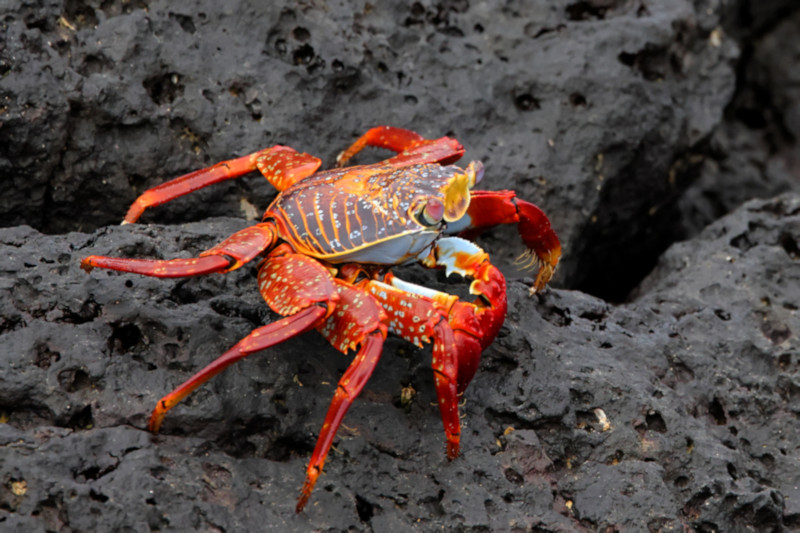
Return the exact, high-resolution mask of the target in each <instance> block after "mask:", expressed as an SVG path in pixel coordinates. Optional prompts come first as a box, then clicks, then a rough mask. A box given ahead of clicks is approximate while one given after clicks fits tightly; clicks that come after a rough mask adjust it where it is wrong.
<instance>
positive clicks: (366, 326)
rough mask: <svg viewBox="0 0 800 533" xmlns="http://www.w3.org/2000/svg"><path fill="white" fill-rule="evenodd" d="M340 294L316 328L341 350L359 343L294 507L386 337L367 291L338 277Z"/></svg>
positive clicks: (301, 502) (307, 491) (304, 498)
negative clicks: (330, 312) (332, 307)
mask: <svg viewBox="0 0 800 533" xmlns="http://www.w3.org/2000/svg"><path fill="white" fill-rule="evenodd" d="M334 281H335V282H336V289H337V292H338V295H339V304H338V306H337V308H336V310H335V312H334V313H333V314H332V315H331V316H330V317H329V318H328V319H327V320H326V321H325V322H324V323H322V324H319V325H318V326H317V329H318V330H319V331H320V333H322V334H323V335H324V336H325V338H327V339H328V341H329V342H330V343H331V344H332V345H333V347H334V348H336V349H338V350H339V351H341V352H342V353H347V351H348V350H349V349H354V348H356V347H358V353H356V355H355V357H354V358H353V361H352V362H351V363H350V366H349V367H348V368H347V370H346V371H345V373H344V374H343V375H342V377H341V379H340V380H339V384H338V385H337V387H336V393H335V394H334V396H333V400H332V401H331V405H330V407H329V408H328V413H327V415H326V416H325V422H323V424H322V431H320V434H319V438H318V439H317V445H316V446H315V447H314V452H313V453H312V454H311V461H310V462H309V464H308V468H307V470H306V481H305V483H304V484H303V489H302V491H301V493H300V498H299V499H298V501H297V507H296V509H295V510H296V511H297V512H298V513H299V512H300V511H302V510H303V507H305V505H306V503H308V499H309V497H310V496H311V491H312V490H313V489H314V485H315V484H316V482H317V478H318V477H319V475H320V474H321V473H322V467H323V466H324V464H325V458H326V457H327V455H328V451H330V448H331V444H333V438H334V437H335V436H336V432H337V431H338V429H339V426H340V425H341V423H342V420H343V419H344V415H345V413H347V410H348V409H349V408H350V406H351V405H352V404H353V400H355V399H356V397H357V396H358V395H359V394H360V393H361V390H362V389H363V388H364V385H365V384H366V383H367V380H368V379H369V377H370V376H371V375H372V371H373V370H375V365H376V364H377V363H378V359H380V356H381V350H382V348H383V341H384V339H385V338H386V331H387V328H386V324H385V323H384V322H385V320H386V315H385V314H384V312H383V309H381V307H380V305H378V303H377V302H376V301H375V300H374V299H373V298H372V297H371V296H370V295H369V294H367V293H366V292H364V291H362V290H361V289H357V288H355V287H352V286H351V285H349V284H348V283H345V282H343V281H341V280H334Z"/></svg>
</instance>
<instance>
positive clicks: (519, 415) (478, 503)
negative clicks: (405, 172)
mask: <svg viewBox="0 0 800 533" xmlns="http://www.w3.org/2000/svg"><path fill="white" fill-rule="evenodd" d="M798 31H800V10H798V9H797V6H796V5H795V3H794V2H791V1H788V0H787V1H780V0H773V1H769V2H759V3H755V2H752V1H749V0H738V1H736V2H727V3H725V2H714V1H707V0H694V1H689V0H678V1H675V2H661V3H659V2H632V1H627V0H590V1H579V2H575V1H555V2H554V1H544V0H539V1H528V2H507V3H504V4H503V5H498V4H496V3H490V2H468V1H464V0H454V1H446V2H432V1H420V2H414V3H411V4H405V3H374V4H373V3H355V2H346V3H345V2H342V3H320V2H299V3H285V4H283V3H279V2H272V3H266V2H248V1H240V2H224V3H223V2H210V1H192V2H184V3H181V4H180V5H176V4H174V3H169V2H157V1H147V0H137V1H130V2H128V1H126V2H120V1H107V2H91V1H89V2H80V1H59V0H32V1H23V2H20V3H18V4H16V5H14V6H8V7H2V8H0V176H2V178H3V180H2V182H3V185H4V188H3V194H2V195H0V225H2V227H0V247H2V250H0V422H2V423H0V448H2V453H0V529H8V530H9V531H112V530H118V531H149V530H159V531H187V530H203V531H240V530H256V531H260V530H274V531H308V530H327V531H344V530H353V531H408V530H409V529H411V530H419V531H430V530H460V531H508V530H511V531H584V530H585V531H615V530H631V531H687V530H693V531H702V532H711V531H741V530H757V531H783V530H789V529H792V528H797V527H800V505H798V502H799V501H800V493H798V489H797V487H798V486H800V482H799V480H798V477H800V468H798V466H797V465H798V459H800V457H799V456H800V449H798V444H797V443H798V442H800V439H799V438H798V437H800V436H799V435H798V429H797V426H798V424H797V418H798V407H797V405H798V404H797V393H798V390H800V387H798V384H797V382H798V365H799V364H800V361H799V360H798V357H800V355H798V354H799V353H800V351H798V340H797V332H798V331H800V324H798V318H797V307H798V305H799V304H798V302H800V295H798V291H799V290H800V289H798V286H799V284H798V277H800V270H799V269H798V263H797V261H798V257H800V245H798V240H800V194H799V193H798V190H797V188H798V187H797V184H798V178H799V177H800V170H798V169H800V162H799V161H798V155H797V154H798V153H800V151H798V149H797V142H796V139H797V136H798V134H800V129H799V128H798V109H800V107H799V106H800V104H799V103H798V102H799V101H800V100H798V90H797V86H798V85H797V79H796V77H797V72H800V69H798V66H797V62H798V57H800V55H798V47H799V46H800V41H798V40H797V39H792V38H791V37H792V36H793V35H796V34H797V32H798ZM377 124H391V125H395V126H401V127H408V128H411V129H414V130H417V131H419V132H420V133H422V134H424V135H426V136H428V137H437V136H441V135H445V134H447V135H452V136H455V137H457V138H458V139H459V140H460V141H462V142H463V143H464V144H465V146H466V147H467V150H468V151H467V154H466V157H465V160H467V161H468V160H470V159H480V160H482V161H484V163H485V164H486V168H487V172H486V177H485V181H484V182H483V184H482V186H483V185H485V186H486V187H487V188H491V189H499V188H513V189H515V190H517V191H518V192H519V194H520V196H521V197H524V198H527V199H529V200H532V201H534V202H536V203H537V204H539V205H540V206H541V207H542V208H543V209H545V211H546V212H547V213H548V215H549V216H550V218H551V220H552V222H553V225H554V227H555V228H556V230H557V231H558V232H559V235H560V236H561V237H562V241H563V244H564V251H565V254H564V259H563V262H562V265H561V267H560V269H559V272H558V274H557V278H556V279H555V283H554V288H551V289H548V290H546V291H544V292H543V293H541V294H539V295H536V296H534V297H530V296H528V286H529V284H530V281H531V280H530V279H529V278H527V277H526V276H527V275H528V274H526V273H524V272H523V273H520V272H516V271H515V270H514V268H513V265H511V262H512V260H513V258H514V256H515V254H518V253H519V252H520V251H521V245H520V244H519V239H518V237H517V236H516V233H515V230H514V229H513V228H501V229H499V230H498V231H495V232H493V233H491V234H488V235H486V236H485V237H483V238H482V239H481V240H480V243H481V245H482V246H484V247H485V248H486V249H487V251H489V252H490V253H491V254H492V257H494V258H495V259H496V261H497V262H498V263H499V264H501V265H502V267H503V269H504V270H505V271H506V272H507V273H508V274H509V287H508V298H509V314H508V318H507V320H506V323H505V325H504V326H503V329H502V330H501V332H500V335H499V336H498V339H497V340H496V342H495V343H494V344H493V345H492V346H491V347H489V348H488V349H487V350H486V352H485V353H484V356H483V360H482V362H481V367H480V369H479V372H478V373H477V375H476V377H475V380H474V381H473V382H472V384H471V385H470V387H469V389H468V390H467V392H466V394H465V398H464V400H465V403H464V406H463V408H462V412H463V414H464V418H463V423H464V427H465V430H464V433H463V437H462V451H463V454H462V456H461V457H459V458H458V459H457V460H455V461H452V462H451V461H448V460H447V459H446V457H445V454H444V435H443V431H442V427H441V421H440V419H439V415H438V410H437V409H436V408H435V406H433V405H431V404H432V403H433V402H434V401H435V391H434V388H433V385H432V381H433V380H432V376H431V370H430V361H429V359H430V352H429V349H428V350H418V349H416V348H414V347H413V346H410V345H408V344H406V343H404V342H402V341H401V340H398V339H395V338H390V339H389V340H388V341H387V343H386V345H385V348H384V356H383V358H382V359H381V361H380V364H379V366H378V368H377V370H376V372H375V374H374V375H373V377H372V379H371V381H370V383H369V384H368V386H367V388H366V390H365V391H364V393H363V394H362V395H361V397H360V398H359V400H358V401H357V402H356V403H355V405H354V406H353V408H352V409H351V410H350V412H349V413H348V415H347V417H346V419H345V426H343V427H342V429H341V430H340V432H339V434H338V436H337V439H336V441H335V449H334V450H333V451H332V452H331V454H330V457H329V460H328V463H327V465H326V469H325V475H324V476H323V477H322V478H321V479H320V482H319V483H318V485H317V488H316V490H315V492H314V494H313V496H312V500H311V503H310V504H309V506H308V508H307V509H306V511H305V512H304V513H303V514H301V515H295V513H294V505H295V496H296V494H297V491H298V490H299V488H300V486H301V485H302V481H303V477H304V472H305V466H306V462H307V460H308V457H309V455H310V452H311V450H312V449H313V446H314V443H315V440H316V435H317V433H318V431H319V427H320V425H321V423H322V420H323V418H324V414H325V411H326V410H327V406H328V403H329V401H330V398H331V396H332V395H333V391H334V389H335V386H336V385H335V384H336V381H337V380H338V377H339V376H340V375H341V373H342V372H343V370H344V368H346V366H347V364H348V358H347V357H343V356H342V355H341V354H339V353H338V352H336V351H335V350H333V349H332V348H330V347H328V346H327V345H326V343H325V342H324V340H323V339H322V338H321V337H320V336H318V335H316V334H308V335H305V336H302V337H298V338H296V339H292V340H291V341H288V342H286V343H284V344H283V345H280V346H278V347H276V348H274V349H270V350H267V351H265V352H263V353H260V354H257V355H254V356H251V357H249V358H247V359H246V360H244V361H242V362H240V363H238V364H237V365H235V366H234V367H232V368H230V369H228V370H227V371H226V372H224V373H223V374H221V375H219V376H217V377H216V378H214V380H212V381H211V382H209V383H208V384H207V385H206V386H204V387H203V388H202V389H200V390H198V391H197V392H195V393H194V394H193V395H191V396H190V397H189V398H188V399H187V400H185V401H184V402H183V403H181V404H180V406H179V407H177V408H176V409H174V410H173V411H171V412H170V413H169V415H168V416H167V418H166V421H165V424H164V427H163V430H162V432H161V433H160V434H159V435H152V434H150V433H149V432H147V431H146V425H147V419H148V417H149V413H150V411H151V409H152V408H153V406H154V405H155V402H156V401H157V400H158V399H159V398H160V397H161V396H163V394H165V393H166V392H168V391H170V390H171V389H172V388H174V387H175V386H176V385H178V384H179V383H181V382H182V381H183V380H184V379H186V378H187V377H188V376H190V375H191V374H192V373H193V372H195V371H197V370H198V369H199V368H201V367H202V366H203V365H205V364H206V363H208V362H209V361H211V360H212V359H213V358H215V357H216V356H218V355H219V354H221V353H222V352H224V351H225V350H226V349H227V348H228V347H230V346H231V345H232V344H233V343H235V342H236V341H237V340H238V339H240V338H241V337H243V336H244V335H246V334H247V333H248V332H249V331H250V330H252V329H253V328H255V327H257V326H259V325H261V324H264V323H266V322H269V321H271V320H274V319H275V316H274V315H273V314H272V313H271V312H270V311H269V310H268V309H267V307H266V305H265V304H264V303H263V301H262V299H261V297H260V296H259V294H258V291H257V286H256V282H255V276H254V268H255V267H254V266H252V265H248V266H245V267H244V268H242V269H240V270H237V271H235V272H232V273H230V274H226V275H212V276H205V277H198V278H191V279H171V280H163V279H152V278H145V277H140V276H135V275H130V274H118V273H112V272H106V271H98V270H95V271H93V272H92V273H90V274H86V273H85V272H83V271H82V270H81V269H80V268H79V262H80V259H81V258H82V257H84V256H86V255H89V254H104V255H121V256H124V257H155V258H169V257H191V256H193V255H196V254H198V253H200V252H201V251H202V250H204V249H207V248H209V247H210V246H213V245H214V244H215V243H217V242H219V241H220V240H221V239H222V238H224V237H226V236H227V235H229V234H231V233H233V232H234V231H236V230H238V229H241V228H243V227H245V226H247V225H248V224H252V220H253V219H254V218H257V217H258V216H259V212H260V211H261V210H262V209H263V208H264V206H266V205H267V204H268V202H269V201H270V199H271V198H272V197H273V195H274V191H272V190H271V189H270V187H269V186H268V184H266V183H265V182H264V180H263V179H261V178H259V177H252V178H245V179H240V180H236V181H234V182H229V183H224V184H219V185H216V186H215V187H213V188H209V189H207V190H204V191H200V192H197V193H195V194H193V195H190V196H187V197H185V198H181V199H178V200H175V201H174V202H172V203H170V204H168V205H166V206H162V207H159V208H155V209H152V210H150V211H148V212H147V213H146V214H145V215H144V217H143V219H142V223H141V224H135V225H127V226H119V225H118V222H119V220H120V219H121V218H122V216H123V215H124V213H125V211H126V209H127V207H128V206H129V205H130V203H131V202H132V201H133V199H134V198H135V197H136V196H137V195H138V194H140V193H141V192H142V191H144V190H145V189H146V188H148V187H151V186H153V185H155V184H158V183H161V182H163V181H165V180H166V179H169V178H171V177H175V176H178V175H180V174H182V173H185V172H188V171H191V170H194V169H197V168H201V167H203V166H206V165H209V164H212V163H214V162H217V161H220V160H224V159H227V158H231V157H235V156H239V155H244V154H246V153H250V152H252V151H255V150H257V149H260V148H263V147H266V146H270V145H272V144H275V143H280V144H288V145H291V146H293V147H296V148H298V149H300V150H304V151H307V152H309V153H313V154H316V155H319V156H321V157H323V159H324V160H325V162H326V163H325V164H326V165H330V164H332V163H333V160H334V158H335V156H336V154H337V153H338V152H339V151H340V150H341V149H342V148H344V147H345V146H347V145H348V144H349V143H350V142H352V141H353V140H354V139H355V138H356V136H357V135H359V134H360V133H362V132H363V131H364V130H366V129H367V128H369V127H371V126H373V125H377ZM381 155H382V154H376V153H372V154H366V155H365V158H362V160H368V158H369V157H380V156H381ZM754 197H756V198H758V199H754V200H749V199H750V198H754ZM747 200H749V201H747ZM401 275H402V276H403V277H405V278H407V279H412V280H414V281H417V282H425V283H426V284H428V285H430V286H432V287H434V288H437V289H440V290H448V291H452V292H459V291H462V290H463V287H464V284H463V282H461V281H459V280H457V279H449V280H445V279H443V278H442V277H441V276H439V277H437V276H436V275H435V274H432V273H430V272H427V271H424V270H423V269H421V268H419V267H404V268H403V269H402V270H401ZM404 388H405V389H407V390H409V389H413V390H414V391H415V395H414V398H413V400H412V402H411V403H410V404H409V405H404V404H403V403H402V402H401V401H400V394H401V391H402V390H403V389H404Z"/></svg>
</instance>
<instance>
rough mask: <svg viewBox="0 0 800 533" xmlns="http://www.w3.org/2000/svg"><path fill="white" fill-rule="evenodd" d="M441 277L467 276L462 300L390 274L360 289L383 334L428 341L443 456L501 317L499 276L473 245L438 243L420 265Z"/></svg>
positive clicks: (451, 449) (454, 444)
mask: <svg viewBox="0 0 800 533" xmlns="http://www.w3.org/2000/svg"><path fill="white" fill-rule="evenodd" d="M423 264H424V265H426V266H429V267H434V268H439V267H444V268H446V269H447V273H448V274H449V273H453V272H455V273H458V274H461V275H462V276H465V277H469V278H473V281H472V284H471V285H470V292H471V293H472V294H475V295H477V296H479V297H478V298H476V299H475V301H473V302H464V301H461V300H459V299H458V297H457V296H453V295H451V294H447V293H443V292H439V291H435V290H433V289H429V288H427V287H422V286H419V285H415V284H413V283H409V282H406V281H403V280H401V279H399V278H397V277H395V276H394V275H393V274H392V273H391V272H389V273H387V274H386V275H385V276H384V279H383V281H377V280H370V281H368V282H365V286H366V287H367V288H368V290H369V291H370V293H371V294H372V295H373V296H374V297H375V298H376V299H377V300H378V301H379V302H380V303H381V304H382V305H383V307H384V309H385V310H386V312H387V314H388V315H389V331H391V332H392V333H394V334H396V335H398V336H400V337H402V338H404V339H406V340H407V341H409V342H412V343H414V344H416V345H417V346H420V347H421V346H422V345H423V343H428V342H433V360H432V367H433V371H434V383H435V385H436V394H437V397H438V401H439V411H440V413H441V416H442V423H443V424H444V429H445V434H446V436H447V457H448V458H450V459H455V458H456V457H458V455H459V450H460V435H461V422H460V419H459V414H458V400H459V396H460V395H461V394H462V393H463V392H464V390H465V389H466V388H467V385H469V382H470V381H471V380H472V378H473V376H474V375H475V371H476V370H477V368H478V362H479V361H480V356H481V352H482V351H483V350H484V349H485V348H486V347H487V346H488V345H489V344H491V342H492V340H494V338H495V336H496V335H497V332H498V331H499V329H500V326H501V325H502V324H503V319H504V318H505V314H506V307H507V304H506V292H505V287H506V284H505V278H504V277H503V275H502V274H501V273H500V271H499V270H497V268H495V267H494V266H493V265H492V264H491V263H490V262H489V257H488V255H487V254H486V253H484V252H483V250H481V249H480V248H479V247H478V246H476V245H475V244H473V243H470V242H469V241H466V240H464V239H459V238H444V239H440V240H439V241H438V243H437V246H436V248H435V249H434V250H433V251H432V252H431V255H430V256H429V257H428V258H426V259H425V260H424V261H423Z"/></svg>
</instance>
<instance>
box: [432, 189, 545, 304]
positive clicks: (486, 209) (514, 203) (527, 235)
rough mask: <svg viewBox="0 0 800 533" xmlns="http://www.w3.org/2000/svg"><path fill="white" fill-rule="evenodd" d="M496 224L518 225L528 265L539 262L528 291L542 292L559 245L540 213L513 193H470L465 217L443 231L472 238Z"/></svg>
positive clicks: (543, 215)
mask: <svg viewBox="0 0 800 533" xmlns="http://www.w3.org/2000/svg"><path fill="white" fill-rule="evenodd" d="M498 224H517V225H518V226H517V227H518V228H519V233H520V235H521V236H522V240H523V242H524V243H525V246H527V247H528V254H529V255H530V259H531V260H532V264H531V266H532V265H533V264H536V263H539V272H538V274H537V276H536V281H535V283H534V286H533V289H532V290H533V291H539V290H541V289H543V288H544V286H545V285H546V284H547V282H548V281H550V278H551V277H553V272H555V268H556V265H557V264H558V260H559V258H560V257H561V243H560V242H559V240H558V236H557V235H556V233H555V231H553V228H551V227H550V220H549V219H548V218H547V216H546V215H545V214H544V212H542V210H541V209H539V208H538V207H536V206H535V205H533V204H532V203H530V202H526V201H525V200H521V199H520V198H517V195H516V193H515V192H514V191H475V190H473V191H470V204H469V208H468V209H467V214H466V215H465V216H464V217H462V218H461V219H460V220H458V221H457V222H454V223H450V224H448V228H447V230H446V232H447V233H458V234H459V235H462V236H464V237H466V238H472V237H474V236H475V235H478V234H480V233H481V232H482V231H484V230H485V229H487V228H490V227H492V226H496V225H498Z"/></svg>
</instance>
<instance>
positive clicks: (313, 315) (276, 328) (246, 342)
mask: <svg viewBox="0 0 800 533" xmlns="http://www.w3.org/2000/svg"><path fill="white" fill-rule="evenodd" d="M327 312H328V310H327V308H326V307H323V306H320V305H312V306H311V307H307V308H305V309H303V310H302V311H299V312H297V313H296V314H294V315H291V316H287V317H285V318H282V319H280V320H278V321H277V322H273V323H272V324H267V325H266V326H261V327H260V328H257V329H254V330H253V331H251V332H250V334H249V335H247V336H246V337H245V338H243V339H242V340H240V341H239V342H237V343H236V345H234V347H233V348H231V349H230V350H228V351H227V352H225V353H224V354H222V355H221V356H219V357H218V358H217V359H215V360H214V361H213V362H211V363H210V364H209V365H207V366H206V367H205V368H203V369H202V370H200V371H199V372H198V373H196V374H195V375H193V376H192V377H191V378H189V379H188V380H186V381H185V382H184V383H183V384H182V385H181V386H179V387H178V388H177V389H175V390H173V391H172V392H170V393H169V394H167V395H166V396H164V397H163V398H161V399H160V400H159V401H158V404H156V408H155V409H153V413H152V414H151V415H150V423H149V424H148V428H149V429H150V431H152V432H154V433H157V432H158V430H159V428H160V427H161V423H162V422H163V420H164V415H166V414H167V411H169V410H170V409H172V408H173V407H175V405H177V404H178V402H180V401H181V400H183V399H184V398H186V397H187V396H188V395H189V394H191V393H192V391H194V390H195V389H196V388H198V387H200V386H201V385H203V384H204V383H205V382H206V381H208V380H209V379H211V378H213V377H214V376H216V375H217V374H219V373H220V372H222V371H223V370H225V369H226V368H228V367H229V366H231V365H232V364H233V363H235V362H237V361H239V360H240V359H244V358H245V357H247V356H248V355H250V354H251V353H255V352H259V351H261V350H264V349H266V348H269V347H270V346H275V345H276V344H279V343H281V342H283V341H285V340H286V339H290V338H292V337H294V336H296V335H300V334H301V333H303V332H305V331H308V330H310V329H311V328H313V327H314V326H315V325H316V324H317V322H319V321H320V319H322V318H324V317H325V314H326V313H327Z"/></svg>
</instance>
